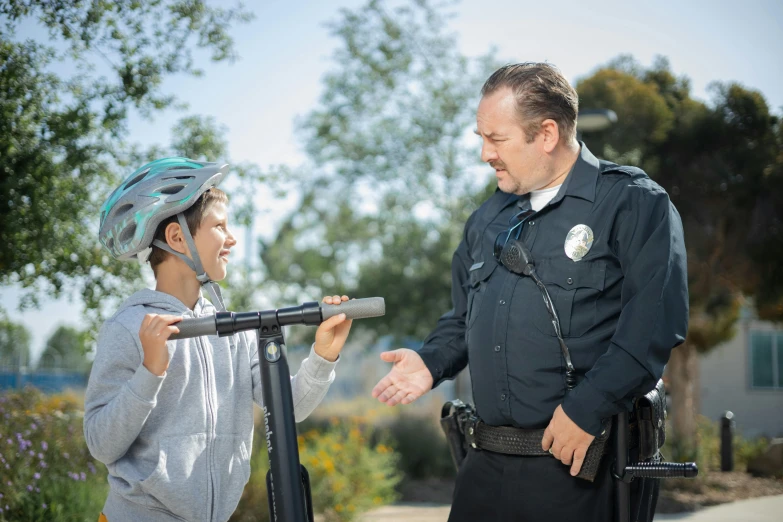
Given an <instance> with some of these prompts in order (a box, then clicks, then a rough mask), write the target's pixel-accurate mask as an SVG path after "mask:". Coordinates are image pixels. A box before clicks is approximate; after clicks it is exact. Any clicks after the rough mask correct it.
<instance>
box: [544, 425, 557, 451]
mask: <svg viewBox="0 0 783 522" xmlns="http://www.w3.org/2000/svg"><path fill="white" fill-rule="evenodd" d="M554 440H555V436H554V435H552V430H550V429H549V426H547V427H546V429H545V430H544V438H543V439H541V449H543V450H544V451H547V450H548V449H549V448H551V447H552V442H554Z"/></svg>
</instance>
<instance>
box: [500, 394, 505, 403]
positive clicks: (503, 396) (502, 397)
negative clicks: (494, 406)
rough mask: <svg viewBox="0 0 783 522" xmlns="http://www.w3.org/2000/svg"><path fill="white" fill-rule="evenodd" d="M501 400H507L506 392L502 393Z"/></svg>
mask: <svg viewBox="0 0 783 522" xmlns="http://www.w3.org/2000/svg"><path fill="white" fill-rule="evenodd" d="M500 400H501V401H505V400H506V394H505V393H503V394H501V395H500Z"/></svg>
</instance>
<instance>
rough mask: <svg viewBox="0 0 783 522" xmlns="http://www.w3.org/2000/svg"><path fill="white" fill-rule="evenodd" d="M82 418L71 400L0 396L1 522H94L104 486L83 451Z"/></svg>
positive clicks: (98, 468)
mask: <svg viewBox="0 0 783 522" xmlns="http://www.w3.org/2000/svg"><path fill="white" fill-rule="evenodd" d="M82 416H83V413H82V411H81V401H80V400H79V399H78V398H77V397H75V396H73V395H68V394H59V395H49V396H47V395H44V394H43V393H41V392H40V391H38V390H36V389H35V388H25V389H24V391H21V392H5V393H3V394H2V395H0V418H2V420H3V422H2V424H1V425H0V426H2V427H0V520H2V521H10V520H14V521H19V520H24V521H31V522H33V521H46V522H54V521H66V520H67V521H69V522H71V521H82V520H84V521H89V522H95V520H97V518H98V514H99V513H100V511H101V509H102V508H103V503H104V501H105V500H106V495H107V494H108V484H107V482H106V472H105V467H104V466H103V465H102V464H100V463H98V462H97V461H96V460H95V459H93V458H92V457H91V456H90V454H89V452H88V450H87V445H86V444H85V441H84V435H83V432H82Z"/></svg>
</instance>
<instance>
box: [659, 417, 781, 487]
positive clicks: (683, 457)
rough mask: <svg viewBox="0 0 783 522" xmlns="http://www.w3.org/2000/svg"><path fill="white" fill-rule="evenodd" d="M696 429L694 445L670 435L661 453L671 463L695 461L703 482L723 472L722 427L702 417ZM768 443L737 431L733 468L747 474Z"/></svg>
mask: <svg viewBox="0 0 783 522" xmlns="http://www.w3.org/2000/svg"><path fill="white" fill-rule="evenodd" d="M696 426H697V431H696V444H695V445H693V446H691V445H686V444H683V441H682V440H678V439H677V438H676V437H672V436H667V438H666V443H665V444H664V446H663V449H662V450H661V453H663V455H664V457H665V458H666V460H668V461H671V462H696V464H697V465H698V466H699V476H698V479H697V480H704V479H706V477H707V475H709V473H710V472H712V471H720V461H721V460H720V459H721V457H720V454H721V440H720V424H719V423H718V422H715V421H713V420H711V419H709V418H707V417H705V416H703V415H698V416H697V418H696ZM768 444H769V439H767V438H766V437H757V438H754V439H748V438H745V437H744V436H743V435H742V433H739V432H737V431H735V432H734V438H733V440H732V453H733V455H734V469H735V470H736V471H745V470H746V469H747V466H748V462H750V461H751V460H753V459H754V458H756V457H757V456H759V455H761V454H762V453H764V451H766V449H767V445H768Z"/></svg>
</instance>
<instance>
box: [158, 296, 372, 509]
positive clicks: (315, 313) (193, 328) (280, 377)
mask: <svg viewBox="0 0 783 522" xmlns="http://www.w3.org/2000/svg"><path fill="white" fill-rule="evenodd" d="M385 312H386V309H385V303H384V300H383V298H382V297H371V298H368V299H352V300H350V301H346V302H344V303H341V304H339V305H328V304H320V303H316V302H310V303H304V304H302V305H301V306H293V307H290V308H280V309H277V310H265V311H261V312H242V313H234V312H218V313H217V314H215V315H211V316H208V317H198V318H195V319H183V320H182V321H180V322H179V323H177V327H178V328H179V333H178V334H175V335H172V336H171V337H170V338H171V339H185V338H188V337H200V336H202V335H215V334H217V335H219V336H221V337H223V336H228V335H234V334H235V333H237V332H241V331H244V330H256V332H257V335H258V348H259V358H260V360H261V383H262V384H261V386H262V393H263V397H264V430H265V432H266V433H265V437H266V447H267V453H268V454H269V472H268V473H267V475H266V487H267V494H268V498H269V514H270V516H271V519H272V520H273V521H285V522H313V501H312V495H311V492H310V478H309V475H308V473H307V469H305V467H304V466H303V465H302V464H301V463H300V462H299V447H298V445H297V440H296V423H295V420H294V403H293V398H292V396H291V379H290V372H289V369H288V360H287V358H286V350H285V338H284V337H283V329H282V327H283V326H288V325H294V324H306V325H311V326H317V325H319V324H321V323H322V322H323V321H325V320H327V319H329V318H330V317H332V316H335V315H337V314H341V313H344V314H345V315H346V317H347V318H348V319H363V318H367V317H379V316H382V315H384V313H385Z"/></svg>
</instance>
